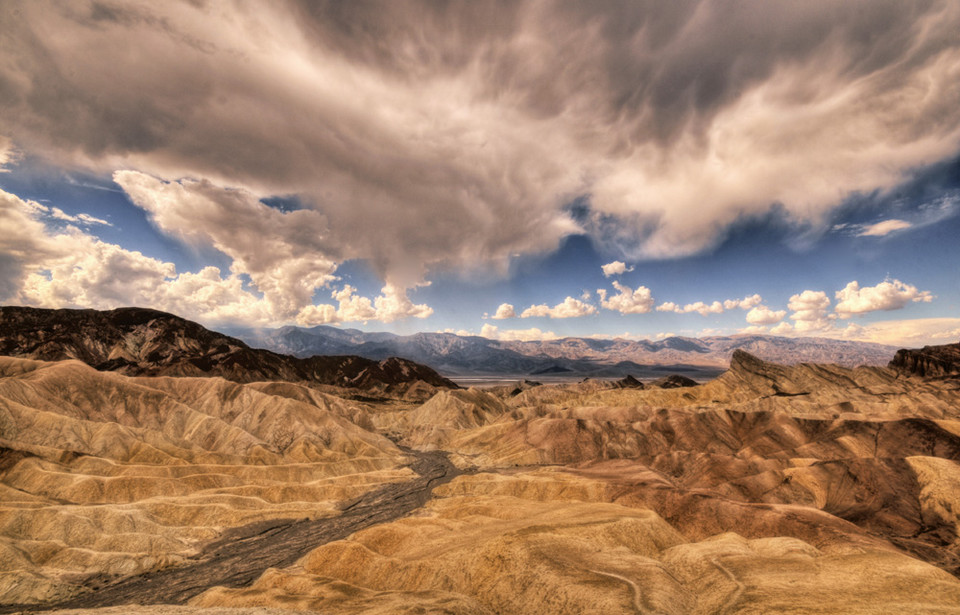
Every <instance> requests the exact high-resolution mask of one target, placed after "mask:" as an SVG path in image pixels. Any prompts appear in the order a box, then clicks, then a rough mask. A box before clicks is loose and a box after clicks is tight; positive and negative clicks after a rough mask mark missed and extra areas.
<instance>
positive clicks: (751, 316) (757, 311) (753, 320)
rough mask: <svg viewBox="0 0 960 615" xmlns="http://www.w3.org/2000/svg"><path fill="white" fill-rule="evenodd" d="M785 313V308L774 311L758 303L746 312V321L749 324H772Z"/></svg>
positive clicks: (778, 320) (779, 319) (781, 318)
mask: <svg viewBox="0 0 960 615" xmlns="http://www.w3.org/2000/svg"><path fill="white" fill-rule="evenodd" d="M786 315H787V311H786V310H776V311H774V310H771V309H770V308H769V307H767V306H765V305H758V306H757V307H755V308H753V309H752V310H750V311H749V312H747V322H748V323H750V324H751V325H774V324H776V323H778V322H780V321H781V320H783V317H784V316H786Z"/></svg>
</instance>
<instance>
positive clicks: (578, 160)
mask: <svg viewBox="0 0 960 615" xmlns="http://www.w3.org/2000/svg"><path fill="white" fill-rule="evenodd" d="M13 4H16V3H13ZM105 7H106V5H102V6H101V5H94V4H90V5H87V4H85V3H83V2H80V3H76V4H74V5H73V6H72V7H62V6H53V5H51V6H42V3H24V4H22V5H18V7H17V10H14V11H13V12H10V10H9V7H7V8H4V9H2V10H3V11H4V15H5V16H4V18H3V19H0V23H3V24H4V25H3V26H0V29H3V30H4V32H0V34H4V36H3V37H2V38H0V40H3V41H4V42H3V43H2V44H0V51H2V52H3V53H4V54H5V55H6V56H7V57H11V58H15V59H16V60H17V61H15V62H10V63H8V64H7V65H4V66H2V67H0V92H5V95H4V97H0V167H2V169H3V172H2V173H0V190H2V191H3V192H2V194H0V206H2V209H0V222H2V225H3V227H4V229H3V230H4V231H5V233H4V238H3V239H0V295H3V296H2V297H0V301H3V302H4V303H13V304H25V305H40V306H44V307H94V308H100V309H105V308H110V307H117V306H120V305H131V304H137V305H148V306H151V307H156V308H158V309H164V310H168V311H172V312H175V313H178V314H181V315H183V316H185V317H188V318H192V319H195V320H198V321H200V322H202V323H204V324H207V325H210V326H214V327H215V326H226V325H231V326H236V325H249V326H279V325H283V324H300V325H304V326H312V325H316V324H336V325H343V326H351V327H358V328H362V329H366V330H389V331H395V332H398V333H412V332H416V331H443V330H447V331H452V332H462V333H471V334H482V335H486V336H488V337H497V338H502V339H543V338H552V337H562V336H568V335H576V336H589V335H599V336H620V335H627V336H632V337H644V338H655V337H658V336H664V335H668V334H679V335H689V336H697V335H712V334H723V335H728V334H738V333H766V334H777V335H816V336H827V337H839V338H846V339H860V340H864V341H877V342H883V343H890V344H896V345H919V344H924V343H946V342H954V341H956V340H957V339H958V338H960V268H958V264H960V241H957V237H960V157H958V154H960V87H958V85H957V83H958V82H960V80H958V79H957V78H956V77H957V76H956V74H955V69H953V68H951V67H953V66H956V65H957V62H960V42H958V40H957V37H956V31H958V30H957V28H958V27H960V8H958V7H957V5H955V4H952V3H943V4H938V3H933V4H931V5H929V6H928V7H925V8H924V9H923V10H917V11H913V12H910V11H907V9H906V8H904V7H902V6H899V5H890V6H888V5H884V6H880V5H879V4H870V3H868V4H865V5H863V6H859V7H851V6H850V3H843V2H836V3H834V2H822V3H809V4H805V5H804V6H803V7H798V6H796V5H795V3H761V4H758V5H757V6H752V7H750V6H744V7H742V8H741V9H738V10H736V11H732V12H728V13H723V14H721V13H719V12H717V13H713V12H712V11H713V8H711V6H710V5H704V6H698V5H697V4H695V3H689V4H688V3H684V2H678V3H675V4H673V5H672V6H670V7H668V6H666V5H660V4H657V3H654V4H652V5H644V4H642V3H624V4H622V5H619V4H617V3H610V4H608V5H605V6H602V7H587V6H581V7H568V6H565V7H561V6H559V5H551V4H542V3H538V4H533V3H513V4H511V5H509V6H507V7H499V8H497V7H493V6H492V5H491V6H485V7H475V8H474V9H472V10H467V8H466V5H462V6H454V7H448V8H447V9H446V13H443V14H442V15H441V13H442V11H441V10H440V9H438V8H437V7H435V6H433V5H431V4H429V3H425V4H423V5H422V6H419V5H417V6H415V5H414V4H413V3H411V4H409V5H402V6H400V5H397V6H394V7H393V8H391V10H390V11H368V10H367V9H366V8H364V7H363V6H361V5H356V6H351V7H350V8H349V9H348V10H344V11H340V12H337V13H336V14H335V15H334V14H330V15H327V14H323V10H322V9H318V10H319V12H320V13H321V14H313V13H311V14H310V15H305V14H302V12H301V9H300V8H298V7H296V6H294V5H292V4H291V5H287V4H283V3H278V4H276V5H273V6H270V7H262V8H258V9H257V10H256V11H249V10H241V9H240V8H239V7H234V6H233V5H232V4H231V3H225V4H223V5H222V6H219V7H217V8H216V9H209V10H202V9H199V8H198V7H196V6H194V5H191V4H189V3H184V4H180V3H176V2H171V3H168V4H165V5H163V6H159V7H158V6H152V5H150V4H143V3H137V2H118V3H114V4H110V5H109V7H107V8H105ZM904 11H905V12H904ZM8 12H9V13H10V14H9V15H7V14H6V13H8ZM475 12H479V13H481V14H482V15H477V14H475ZM901 12H903V14H901ZM758 14H760V15H762V17H763V19H761V20H760V22H758V21H756V18H757V15H758ZM385 23H389V24H392V25H397V24H399V26H398V27H397V28H395V29H388V30H383V24H385ZM403 24H408V25H410V28H405V27H403ZM412 24H416V29H419V31H421V33H423V34H424V36H419V35H418V36H413V35H412V34H411V33H412V32H413V30H414V28H413V27H412ZM589 24H593V25H594V26H590V25H589ZM161 25H162V27H161ZM680 26H682V27H680ZM779 26H783V27H782V28H781V27H779ZM788 26H789V27H788ZM378 28H379V29H378ZM365 31H379V32H381V36H379V37H378V38H376V39H368V38H366V37H365V36H364V34H363V32H365ZM826 31H830V32H831V33H832V34H831V35H830V36H826V35H825V32H826ZM251 32H256V33H257V36H258V37H259V38H257V39H256V40H253V39H251V37H250V33H251ZM744 32H747V33H749V36H744ZM561 34H562V36H561ZM257 41H260V42H259V43H257ZM560 41H566V42H567V43H566V44H561V43H560ZM118 47H124V48H131V49H135V50H136V51H137V53H135V54H129V57H127V56H125V57H124V58H123V59H121V60H117V59H116V56H115V54H113V53H112V52H111V49H115V48H118ZM618 263H619V265H617V264H618ZM605 266H606V270H607V271H606V272H605V271H604V268H605Z"/></svg>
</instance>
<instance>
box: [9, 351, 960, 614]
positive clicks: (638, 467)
mask: <svg viewBox="0 0 960 615" xmlns="http://www.w3.org/2000/svg"><path fill="white" fill-rule="evenodd" d="M958 348H960V345H952V346H948V347H941V348H927V349H924V350H923V351H918V352H920V354H921V355H922V357H926V358H925V359H924V361H920V360H907V359H906V358H904V357H901V356H900V355H898V359H897V360H896V361H894V362H893V363H892V365H891V366H890V367H861V368H855V369H851V368H845V367H839V366H836V365H821V364H801V365H795V366H782V365H777V364H772V363H768V362H765V361H762V360H760V359H757V358H756V357H754V356H753V355H750V354H748V353H746V352H743V351H738V352H736V353H734V355H733V356H732V359H731V367H730V369H729V370H728V371H727V372H725V373H724V374H723V375H722V376H721V377H719V378H717V379H715V380H713V381H711V382H708V383H705V384H701V385H694V386H680V385H681V384H685V385H691V384H693V383H689V382H685V381H683V380H681V379H673V380H663V381H660V382H646V383H639V382H636V381H623V382H613V381H598V380H591V381H586V382H582V383H577V384H567V385H554V386H543V385H536V383H525V384H523V385H521V386H516V387H499V388H491V389H485V390H484V389H468V390H462V389H461V390H457V389H442V390H437V391H435V392H434V394H433V395H432V396H431V397H430V398H429V399H427V400H426V401H424V402H419V401H414V400H410V399H400V398H389V399H388V398H378V399H375V398H369V399H359V398H357V397H356V396H351V395H346V394H344V395H337V394H335V393H337V391H339V389H335V388H330V387H325V385H321V384H318V383H310V382H302V381H301V382H283V381H279V380H275V381H260V382H235V381H231V380H227V379H223V378H220V377H210V376H206V377H188V376H182V375H181V376H177V377H172V376H131V375H127V374H124V373H117V372H114V371H100V370H97V369H94V368H93V367H91V366H90V365H87V364H86V363H84V362H82V361H80V360H76V359H69V360H62V361H39V360H32V359H25V358H17V357H0V549H2V552H3V556H2V557H0V562H2V564H0V565H2V569H0V604H3V605H4V606H2V607H0V612H19V611H23V610H34V609H53V608H60V609H73V610H70V611H68V612H71V613H79V612H84V613H91V612H97V613H113V612H117V611H116V607H119V606H120V605H125V604H135V605H140V607H138V609H136V610H126V611H124V612H142V613H145V614H147V613H151V614H157V615H160V614H161V613H176V614H180V613H184V614H186V613H191V614H193V613H205V612H210V613H217V614H220V613H236V614H246V613H264V614H267V613H280V612H290V611H318V612H323V613H343V614H346V613H424V612H428V613H460V614H467V613H470V614H474V613H476V614H481V613H482V614H492V613H517V614H521V613H522V614H528V613H584V612H603V613H636V612H641V613H678V614H680V613H703V614H707V613H719V612H726V613H783V612H792V613H879V612H899V613H956V612H960V607H958V606H957V605H960V578H958V575H960V536H958V530H957V528H958V517H957V511H958V510H960V465H958V460H960V380H958V379H957V378H956V377H955V376H954V375H953V374H954V373H955V370H954V369H953V368H952V367H950V364H949V362H950V361H951V360H952V359H951V357H953V356H955V352H956V350H957V349H958ZM930 357H935V358H937V360H938V361H940V362H939V363H937V365H940V368H938V369H937V372H936V375H935V376H934V375H931V374H930V371H931V369H930V368H929V367H922V368H920V367H917V366H918V365H928V364H930V362H931V361H932V359H931V358H930ZM344 391H346V390H345V389H344ZM151 605H154V606H151ZM164 605H166V606H164ZM124 608H127V607H124ZM76 609H81V610H80V611H78V610H76Z"/></svg>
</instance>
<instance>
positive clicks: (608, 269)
mask: <svg viewBox="0 0 960 615" xmlns="http://www.w3.org/2000/svg"><path fill="white" fill-rule="evenodd" d="M600 269H602V270H603V275H604V277H607V278H609V277H610V276H612V275H620V274H622V273H626V272H628V271H633V267H630V268H627V264H626V263H624V262H621V261H613V262H612V263H607V264H606V265H603V266H602V267H600Z"/></svg>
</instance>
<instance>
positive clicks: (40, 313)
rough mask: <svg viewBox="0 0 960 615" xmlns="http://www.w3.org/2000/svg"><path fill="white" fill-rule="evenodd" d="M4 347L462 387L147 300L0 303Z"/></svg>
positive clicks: (152, 372)
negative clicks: (49, 305)
mask: <svg viewBox="0 0 960 615" xmlns="http://www.w3.org/2000/svg"><path fill="white" fill-rule="evenodd" d="M0 355H8V356H15V357H23V358H29V359H40V360H45V361H57V360H61V359H79V360H80V361H83V362H84V363H86V364H87V365H90V366H92V367H94V368H96V369H98V370H100V371H113V372H118V373H121V374H126V375H129V376H220V377H221V378H225V379H227V380H232V381H234V382H256V381H260V380H281V381H288V382H300V381H306V382H312V383H317V384H326V385H336V386H341V387H354V388H361V389H365V390H380V389H383V390H385V389H387V388H392V389H394V390H395V389H400V390H401V391H406V390H407V389H409V388H410V386H411V385H412V384H413V383H416V382H418V381H419V382H422V383H425V384H426V385H429V386H430V387H441V388H457V385H455V384H454V383H453V382H451V381H450V380H447V379H446V378H443V377H442V376H440V375H439V374H437V373H436V372H435V371H434V370H432V369H430V368H429V367H426V366H425V365H420V364H417V363H414V362H413V361H409V360H407V359H400V358H396V357H392V358H386V359H383V360H380V361H372V360H370V359H364V358H361V357H358V356H313V357H308V358H296V357H290V356H285V355H280V354H276V353H274V352H270V351H268V350H261V349H254V348H250V347H249V346H247V345H246V344H245V343H243V342H241V341H240V340H238V339H236V338H232V337H228V336H226V335H223V334H220V333H216V332H214V331H210V330H208V329H205V328H204V327H202V326H200V325H198V324H197V323H194V322H190V321H189V320H184V319H182V318H179V317H177V316H174V315H172V314H167V313H164V312H158V311H156V310H148V309H142V308H120V309H116V310H110V311H105V312H102V311H97V310H45V309H39V308H28V307H10V306H7V307H0Z"/></svg>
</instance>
